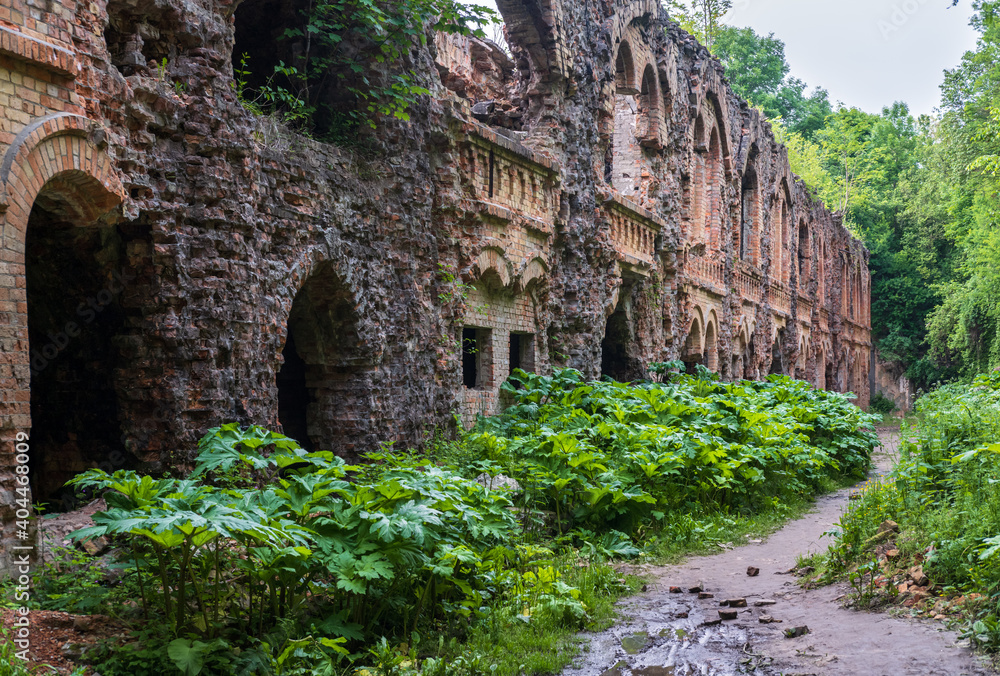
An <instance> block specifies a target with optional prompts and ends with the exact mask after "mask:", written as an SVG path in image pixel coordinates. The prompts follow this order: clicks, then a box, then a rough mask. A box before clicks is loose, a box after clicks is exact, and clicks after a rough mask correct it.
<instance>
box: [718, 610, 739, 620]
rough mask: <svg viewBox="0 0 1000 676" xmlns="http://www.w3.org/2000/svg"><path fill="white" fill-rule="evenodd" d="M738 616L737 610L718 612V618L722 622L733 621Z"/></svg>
mask: <svg viewBox="0 0 1000 676" xmlns="http://www.w3.org/2000/svg"><path fill="white" fill-rule="evenodd" d="M739 615H740V612H739V611H738V610H720V611H719V618H720V619H723V620H735V619H736V618H738V617H739Z"/></svg>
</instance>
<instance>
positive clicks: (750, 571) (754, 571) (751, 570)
mask: <svg viewBox="0 0 1000 676" xmlns="http://www.w3.org/2000/svg"><path fill="white" fill-rule="evenodd" d="M758 575H760V568H757V567H755V566H748V567H747V577H757V576H758Z"/></svg>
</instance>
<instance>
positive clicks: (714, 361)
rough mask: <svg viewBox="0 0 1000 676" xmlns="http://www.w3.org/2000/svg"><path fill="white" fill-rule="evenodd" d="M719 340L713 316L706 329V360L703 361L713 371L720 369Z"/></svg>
mask: <svg viewBox="0 0 1000 676" xmlns="http://www.w3.org/2000/svg"><path fill="white" fill-rule="evenodd" d="M718 342H719V341H718V332H717V331H716V329H715V320H714V318H713V319H711V320H709V322H708V326H707V327H706V329H705V360H704V362H703V363H704V364H705V366H706V367H708V370H709V371H712V372H717V371H718V370H719V346H718Z"/></svg>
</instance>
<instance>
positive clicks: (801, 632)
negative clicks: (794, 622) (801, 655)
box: [785, 625, 809, 638]
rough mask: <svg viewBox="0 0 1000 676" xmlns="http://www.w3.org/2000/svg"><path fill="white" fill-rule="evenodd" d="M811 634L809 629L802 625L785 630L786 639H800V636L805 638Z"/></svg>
mask: <svg viewBox="0 0 1000 676" xmlns="http://www.w3.org/2000/svg"><path fill="white" fill-rule="evenodd" d="M808 633H809V627H807V626H805V625H802V626H801V627H791V628H789V629H786V630H785V638H798V637H799V636H805V635H806V634H808Z"/></svg>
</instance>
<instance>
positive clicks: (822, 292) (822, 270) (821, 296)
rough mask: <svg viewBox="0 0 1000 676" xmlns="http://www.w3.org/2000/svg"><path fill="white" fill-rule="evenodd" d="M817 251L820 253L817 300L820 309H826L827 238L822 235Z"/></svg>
mask: <svg viewBox="0 0 1000 676" xmlns="http://www.w3.org/2000/svg"><path fill="white" fill-rule="evenodd" d="M817 250H818V251H819V260H818V261H817V265H816V267H817V268H818V271H817V276H818V277H819V279H818V280H817V281H818V289H817V294H818V295H817V300H818V302H819V306H820V307H826V238H825V237H823V236H822V235H820V239H819V246H818V247H817Z"/></svg>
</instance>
